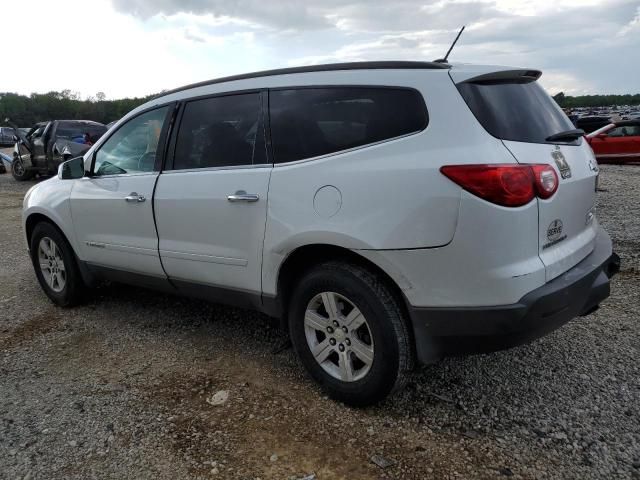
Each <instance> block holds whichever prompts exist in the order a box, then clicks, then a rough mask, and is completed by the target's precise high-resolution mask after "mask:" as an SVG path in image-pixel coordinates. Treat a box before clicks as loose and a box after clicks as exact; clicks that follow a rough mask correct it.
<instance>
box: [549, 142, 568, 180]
mask: <svg viewBox="0 0 640 480" xmlns="http://www.w3.org/2000/svg"><path fill="white" fill-rule="evenodd" d="M551 156H552V157H553V159H554V160H555V162H556V165H557V166H558V170H560V176H561V177H562V178H563V179H564V180H566V179H567V178H571V168H570V167H569V164H568V163H567V160H566V159H565V158H564V155H563V153H562V152H561V151H560V147H559V146H558V145H556V149H555V150H554V151H553V152H551Z"/></svg>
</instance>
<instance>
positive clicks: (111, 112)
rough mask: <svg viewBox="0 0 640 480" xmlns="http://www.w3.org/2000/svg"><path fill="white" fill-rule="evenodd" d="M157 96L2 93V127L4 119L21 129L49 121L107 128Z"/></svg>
mask: <svg viewBox="0 0 640 480" xmlns="http://www.w3.org/2000/svg"><path fill="white" fill-rule="evenodd" d="M152 96H153V95H150V96H148V97H142V98H123V99H120V100H105V95H104V93H102V92H99V93H97V94H96V96H95V97H90V98H88V99H86V100H81V99H80V97H79V95H78V94H74V93H72V92H71V91H70V90H63V91H62V92H49V93H43V94H42V93H32V94H31V95H29V96H26V95H18V94H16V93H0V125H4V119H5V118H7V117H8V118H10V119H11V121H12V122H13V123H15V124H17V125H18V126H20V127H31V126H32V125H33V124H34V123H36V122H43V121H47V120H93V121H96V122H100V123H104V124H107V123H109V122H112V121H114V120H118V119H119V118H120V117H122V116H124V115H125V114H126V113H128V112H129V111H131V110H133V109H134V108H136V107H137V106H138V105H141V104H143V103H144V102H146V101H148V100H149V99H150V98H151V97H152Z"/></svg>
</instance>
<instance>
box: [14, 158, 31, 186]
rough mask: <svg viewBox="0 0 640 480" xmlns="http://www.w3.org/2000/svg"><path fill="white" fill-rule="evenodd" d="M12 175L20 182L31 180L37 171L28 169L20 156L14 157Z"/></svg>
mask: <svg viewBox="0 0 640 480" xmlns="http://www.w3.org/2000/svg"><path fill="white" fill-rule="evenodd" d="M11 175H13V178H15V179H16V180H17V181H19V182H23V181H25V180H30V179H32V178H33V177H34V176H35V172H33V171H31V170H28V169H27V168H26V167H25V166H24V163H23V161H22V160H20V158H19V157H14V159H13V163H12V164H11Z"/></svg>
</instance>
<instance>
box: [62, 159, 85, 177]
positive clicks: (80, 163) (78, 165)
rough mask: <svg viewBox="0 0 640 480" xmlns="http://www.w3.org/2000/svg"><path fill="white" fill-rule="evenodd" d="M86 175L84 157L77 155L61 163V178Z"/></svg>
mask: <svg viewBox="0 0 640 480" xmlns="http://www.w3.org/2000/svg"><path fill="white" fill-rule="evenodd" d="M82 177H84V158H82V157H76V158H72V159H71V160H67V161H66V162H64V163H61V164H60V166H59V167H58V178H59V179H60V180H74V179H76V178H82Z"/></svg>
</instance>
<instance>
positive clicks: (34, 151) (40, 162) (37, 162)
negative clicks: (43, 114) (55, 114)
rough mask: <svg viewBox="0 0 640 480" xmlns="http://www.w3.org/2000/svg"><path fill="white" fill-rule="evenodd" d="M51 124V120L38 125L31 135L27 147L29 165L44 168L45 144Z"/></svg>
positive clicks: (45, 164)
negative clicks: (29, 153) (29, 152)
mask: <svg viewBox="0 0 640 480" xmlns="http://www.w3.org/2000/svg"><path fill="white" fill-rule="evenodd" d="M52 126H53V122H49V123H47V124H46V125H43V126H41V127H39V128H38V129H37V130H36V131H35V132H33V134H32V135H31V139H30V146H29V147H30V150H31V165H32V166H34V167H37V168H44V167H46V166H47V157H46V145H47V137H48V136H49V134H50V133H51V129H52Z"/></svg>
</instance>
